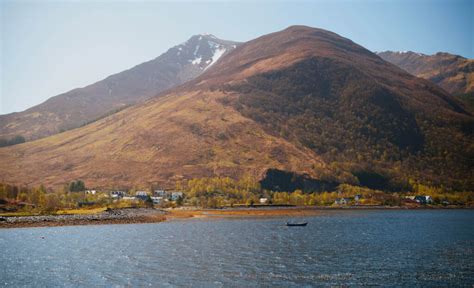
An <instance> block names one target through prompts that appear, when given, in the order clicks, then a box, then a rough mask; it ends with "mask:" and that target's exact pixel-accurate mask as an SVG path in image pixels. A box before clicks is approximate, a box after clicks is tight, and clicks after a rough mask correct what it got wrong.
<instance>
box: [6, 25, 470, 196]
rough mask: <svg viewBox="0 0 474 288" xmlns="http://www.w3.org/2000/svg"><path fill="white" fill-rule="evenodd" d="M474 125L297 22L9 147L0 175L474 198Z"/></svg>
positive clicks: (369, 58)
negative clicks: (106, 112) (125, 104)
mask: <svg viewBox="0 0 474 288" xmlns="http://www.w3.org/2000/svg"><path fill="white" fill-rule="evenodd" d="M203 60H204V61H206V60H205V59H201V63H202V61H203ZM473 127H474V117H473V115H471V114H470V112H468V111H466V110H465V109H464V107H463V105H462V104H461V103H460V102H459V101H458V100H457V98H455V97H453V96H452V95H451V94H449V93H447V92H446V91H445V90H443V89H441V88H439V87H438V86H436V85H435V84H433V83H432V82H430V81H427V80H424V79H420V78H417V77H414V76H412V75H410V74H409V73H407V72H406V71H404V70H402V69H400V68H398V67H396V66H395V65H392V64H390V63H388V62H386V61H384V60H382V59H381V58H380V57H378V56H377V55H375V54H374V53H372V52H370V51H368V50H367V49H365V48H363V47H361V46H359V45H357V44H356V43H354V42H352V41H351V40H349V39H346V38H343V37H341V36H339V35H337V34H335V33H332V32H329V31H325V30H321V29H315V28H310V27H305V26H292V27H289V28H287V29H285V30H283V31H280V32H276V33H272V34H268V35H265V36H262V37H259V38H257V39H255V40H252V41H249V42H246V43H244V44H242V45H240V46H238V47H237V48H236V49H234V50H233V51H231V52H229V53H228V54H227V55H224V56H223V57H222V58H221V59H220V60H219V62H217V63H216V64H215V65H213V66H212V67H210V68H208V69H207V70H206V71H205V72H204V73H203V74H202V75H200V76H198V77H196V78H195V79H193V80H190V81H188V82H186V83H185V84H183V85H181V86H179V87H176V88H174V89H171V90H169V91H166V92H164V93H162V94H161V95H160V96H159V97H155V98H152V99H150V100H148V101H146V102H144V103H140V104H137V105H135V106H133V107H130V108H128V109H125V110H123V111H121V112H119V113H116V114H114V115H111V116H109V117H106V118H104V119H101V120H99V121H96V122H94V123H92V124H90V125H87V126H85V127H81V128H79V129H75V130H72V131H67V132H65V133H61V134H57V135H54V136H51V137H47V138H44V139H40V140H37V141H33V142H29V143H23V144H19V145H15V146H11V147H5V148H0V159H2V161H0V175H1V176H0V180H3V181H4V182H10V183H17V184H19V183H22V184H40V183H43V184H45V185H63V184H64V183H67V182H69V181H71V180H74V179H82V180H84V181H85V182H86V184H87V185H89V186H91V187H132V186H140V185H142V186H144V187H148V185H150V184H151V183H160V184H169V185H174V183H175V181H176V180H181V179H189V178H194V177H208V176H229V177H233V178H239V177H243V176H253V177H256V178H259V179H263V180H265V181H264V183H265V185H266V187H274V188H275V189H279V188H278V187H280V189H281V187H293V186H292V185H286V184H285V183H284V181H283V180H282V179H286V178H295V179H299V180H298V181H299V182H302V183H309V184H310V186H311V187H318V185H319V184H320V187H335V185H337V183H351V184H359V185H362V186H368V187H372V188H378V189H386V190H400V189H405V188H406V187H407V185H408V184H407V183H408V182H410V181H419V182H421V183H425V184H433V185H444V186H445V187H447V189H449V188H453V189H457V190H462V189H473V188H474V183H473V182H474V174H473V170H472V167H473V164H474V163H473V160H472V159H474V133H473ZM278 171H286V172H278ZM292 173H295V174H292ZM288 175H290V176H288ZM297 175H303V176H301V177H300V176H297ZM298 181H296V182H298ZM275 183H278V184H275ZM318 183H319V184H318ZM309 184H308V185H309ZM282 185H284V186H282ZM277 186H278V187H277ZM321 189H330V188H321Z"/></svg>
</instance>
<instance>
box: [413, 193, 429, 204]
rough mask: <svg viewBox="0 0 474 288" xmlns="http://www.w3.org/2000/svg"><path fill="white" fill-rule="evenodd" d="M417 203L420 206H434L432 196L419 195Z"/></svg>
mask: <svg viewBox="0 0 474 288" xmlns="http://www.w3.org/2000/svg"><path fill="white" fill-rule="evenodd" d="M415 201H416V202H418V203H420V204H432V203H433V198H431V196H423V195H417V196H415Z"/></svg>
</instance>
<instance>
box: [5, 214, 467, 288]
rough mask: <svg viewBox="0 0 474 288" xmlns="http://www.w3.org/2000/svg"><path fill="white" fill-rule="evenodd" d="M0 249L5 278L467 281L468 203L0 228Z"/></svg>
mask: <svg viewBox="0 0 474 288" xmlns="http://www.w3.org/2000/svg"><path fill="white" fill-rule="evenodd" d="M288 220H291V221H302V220H304V221H307V222H308V226H306V227H287V226H286V225H285V224H286V222H287V221H288ZM0 249H1V253H0V266H1V267H0V286H7V287H24V286H26V287H97V286H100V287H104V286H106V287H111V286H112V287H117V286H118V287H123V286H126V287H145V286H151V287H190V286H194V287H262V286H263V287H269V286H272V287H324V286H328V287H331V286H348V287H352V286H384V287H472V286H473V285H474V210H367V211H360V210H345V211H321V214H320V215H317V216H312V217H307V218H304V219H303V218H291V219H287V218H281V217H279V218H274V217H269V218H232V219H194V220H181V221H169V222H163V223H156V224H132V225H91V226H68V227H47V228H18V229H1V230H0Z"/></svg>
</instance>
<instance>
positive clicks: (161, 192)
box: [153, 189, 168, 197]
mask: <svg viewBox="0 0 474 288" xmlns="http://www.w3.org/2000/svg"><path fill="white" fill-rule="evenodd" d="M167 194H168V193H167V192H166V191H165V190H163V189H158V190H155V191H153V196H155V197H166V196H167Z"/></svg>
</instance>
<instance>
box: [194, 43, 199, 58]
mask: <svg viewBox="0 0 474 288" xmlns="http://www.w3.org/2000/svg"><path fill="white" fill-rule="evenodd" d="M198 50H199V45H196V49H194V53H193V54H194V56H197V55H196V54H197V52H198Z"/></svg>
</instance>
